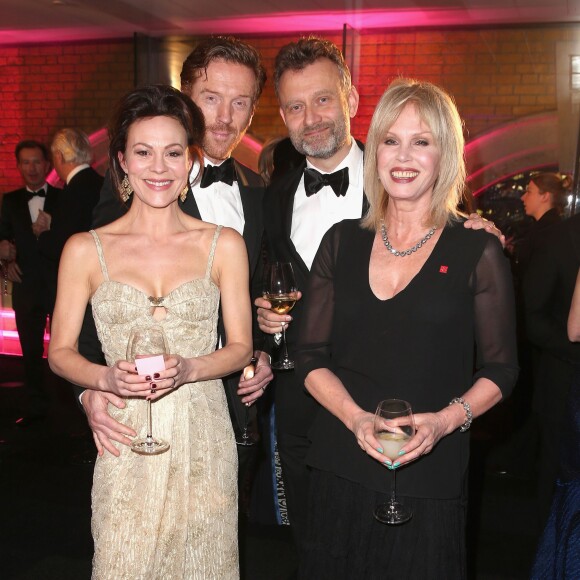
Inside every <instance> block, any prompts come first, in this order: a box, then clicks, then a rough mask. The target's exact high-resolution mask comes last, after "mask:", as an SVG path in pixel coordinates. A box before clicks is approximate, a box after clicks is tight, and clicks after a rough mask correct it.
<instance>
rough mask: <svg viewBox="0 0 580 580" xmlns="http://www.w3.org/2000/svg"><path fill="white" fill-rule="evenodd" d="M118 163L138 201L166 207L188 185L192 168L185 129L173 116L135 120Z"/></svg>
mask: <svg viewBox="0 0 580 580" xmlns="http://www.w3.org/2000/svg"><path fill="white" fill-rule="evenodd" d="M119 163H120V164H121V167H122V168H123V171H125V172H126V173H127V176H128V178H129V183H130V184H131V187H132V188H133V191H134V192H135V196H136V197H137V198H138V199H140V200H141V201H142V202H144V203H145V204H147V205H150V206H153V207H166V206H168V205H169V204H171V203H172V202H174V201H175V200H176V199H177V197H178V196H179V194H180V193H181V191H182V190H183V188H184V187H185V186H186V185H187V183H188V176H189V171H190V170H191V166H192V161H191V159H190V157H189V151H188V149H187V135H186V132H185V129H184V128H183V127H182V125H181V124H180V123H179V121H177V120H176V119H173V118H172V117H164V116H161V117H151V118H148V119H139V120H138V121H135V122H134V123H133V124H132V125H131V127H130V128H129V132H128V135H127V147H126V149H125V153H124V154H123V153H119Z"/></svg>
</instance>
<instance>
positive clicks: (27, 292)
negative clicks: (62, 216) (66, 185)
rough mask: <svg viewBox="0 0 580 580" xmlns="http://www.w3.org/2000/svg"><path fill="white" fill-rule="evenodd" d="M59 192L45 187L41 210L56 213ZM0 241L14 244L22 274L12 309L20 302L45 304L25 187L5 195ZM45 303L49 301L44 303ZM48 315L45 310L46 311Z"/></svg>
mask: <svg viewBox="0 0 580 580" xmlns="http://www.w3.org/2000/svg"><path fill="white" fill-rule="evenodd" d="M60 196H61V190H60V189H57V188H56V187H53V186H52V185H50V184H48V189H47V192H46V199H45V201H44V211H45V212H46V213H49V214H50V215H51V216H53V215H54V214H55V212H56V211H57V209H58V206H59V203H60ZM0 240H11V241H12V242H14V244H15V245H16V263H17V264H18V266H19V267H20V269H21V271H22V276H21V278H22V283H18V282H15V283H14V284H13V299H14V306H15V308H17V307H19V306H20V305H21V304H22V303H23V301H26V302H29V301H34V302H35V303H39V304H44V302H45V298H46V296H45V295H46V291H47V286H48V281H47V279H46V269H45V266H44V264H43V262H44V260H45V258H44V257H43V256H42V254H41V253H40V243H39V240H37V238H36V236H35V235H34V233H33V231H32V220H31V219H30V210H29V208H28V192H27V191H26V188H21V189H17V190H15V191H12V192H10V193H6V194H4V197H3V200H2V208H1V210H0ZM47 304H48V302H47ZM47 312H48V310H47Z"/></svg>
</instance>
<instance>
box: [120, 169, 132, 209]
mask: <svg viewBox="0 0 580 580" xmlns="http://www.w3.org/2000/svg"><path fill="white" fill-rule="evenodd" d="M132 193H133V188H132V187H131V184H130V183H129V177H128V176H127V174H125V177H123V181H121V199H122V200H123V201H124V202H125V203H126V202H127V201H128V200H129V198H130V197H131V194H132Z"/></svg>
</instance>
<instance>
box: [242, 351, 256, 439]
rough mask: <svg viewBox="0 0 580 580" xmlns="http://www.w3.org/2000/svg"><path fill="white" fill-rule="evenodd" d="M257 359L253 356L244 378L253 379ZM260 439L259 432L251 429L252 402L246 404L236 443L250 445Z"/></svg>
mask: <svg viewBox="0 0 580 580" xmlns="http://www.w3.org/2000/svg"><path fill="white" fill-rule="evenodd" d="M256 363H257V360H256V359H255V358H252V360H251V361H250V364H249V365H248V366H247V367H246V368H245V369H244V371H243V373H244V379H251V378H253V377H254V373H255V372H256ZM259 440H260V438H259V436H258V434H257V433H256V432H255V431H253V430H250V403H245V404H244V424H243V426H242V429H241V432H240V433H239V434H238V433H237V430H236V443H237V444H238V445H241V446H242V447H249V446H251V445H255V444H256V443H257V442H258V441H259Z"/></svg>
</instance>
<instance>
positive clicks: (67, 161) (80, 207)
mask: <svg viewBox="0 0 580 580" xmlns="http://www.w3.org/2000/svg"><path fill="white" fill-rule="evenodd" d="M50 149H51V153H52V163H53V165H54V169H55V171H56V173H57V174H58V176H59V178H60V179H61V181H62V182H63V183H64V184H65V186H64V189H63V190H62V193H61V195H60V203H59V206H58V208H57V210H56V211H55V212H54V214H53V215H52V217H51V216H50V215H49V214H46V213H44V212H42V213H41V214H40V217H39V220H40V219H44V220H46V222H47V225H48V226H49V227H50V229H48V230H46V231H45V232H43V233H42V234H40V236H39V238H38V244H39V248H40V253H41V254H42V255H43V256H44V257H45V258H46V260H45V263H46V265H47V266H48V272H47V276H48V280H49V282H50V286H51V289H54V296H53V302H54V299H56V281H57V275H58V263H59V261H60V255H61V254H62V249H63V247H64V244H65V243H66V241H67V240H68V239H69V238H70V236H72V235H73V234H76V233H78V232H87V231H89V229H90V228H91V223H92V215H93V210H94V208H95V206H96V205H97V202H98V201H99V193H100V191H101V187H102V186H103V177H102V176H101V175H99V174H98V173H97V172H96V171H95V170H94V169H93V168H92V167H91V166H90V163H91V161H92V157H93V152H92V148H91V143H90V141H89V138H88V137H87V135H86V134H85V133H84V132H83V131H80V130H79V129H61V130H60V131H58V132H57V133H56V135H55V136H54V138H53V140H52V144H51V146H50Z"/></svg>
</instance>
